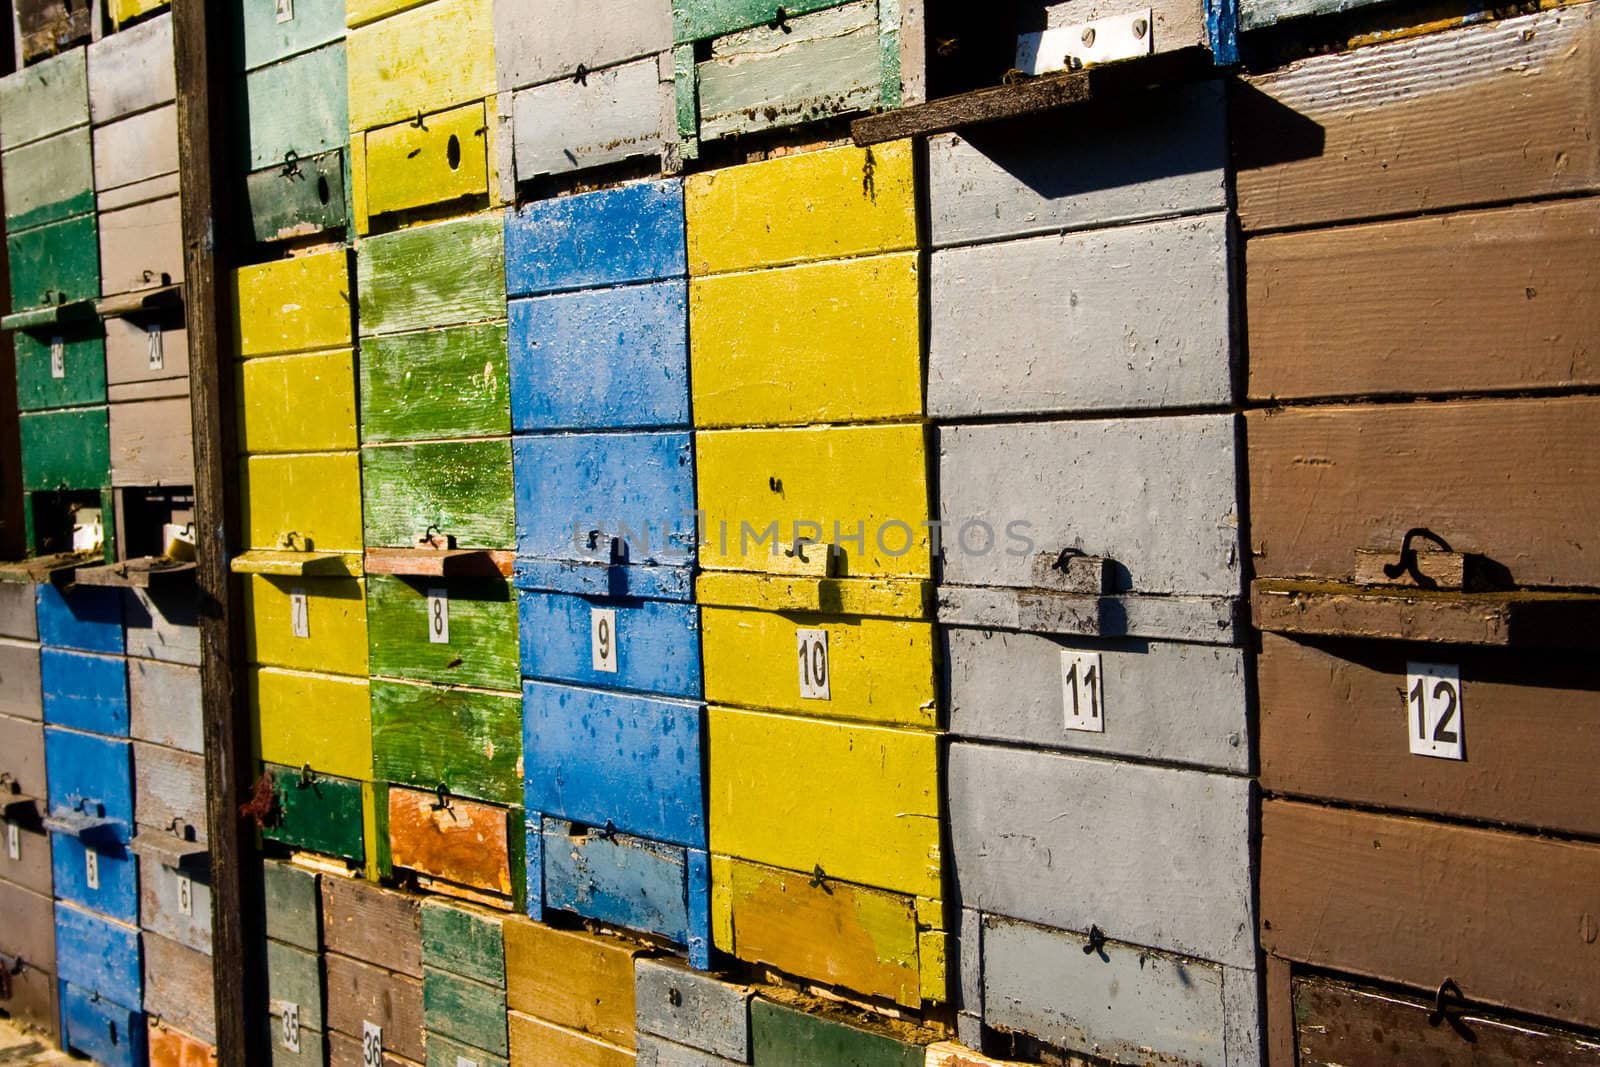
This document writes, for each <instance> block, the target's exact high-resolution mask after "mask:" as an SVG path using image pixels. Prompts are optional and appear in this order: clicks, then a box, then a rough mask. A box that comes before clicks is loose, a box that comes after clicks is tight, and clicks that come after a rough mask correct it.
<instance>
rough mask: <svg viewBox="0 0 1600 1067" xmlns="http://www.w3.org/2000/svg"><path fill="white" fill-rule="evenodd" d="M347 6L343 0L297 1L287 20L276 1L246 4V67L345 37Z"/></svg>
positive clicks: (268, 61) (269, 61)
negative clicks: (268, 3) (269, 5)
mask: <svg viewBox="0 0 1600 1067" xmlns="http://www.w3.org/2000/svg"><path fill="white" fill-rule="evenodd" d="M344 9H345V5H344V4H343V3H342V2H341V0H295V3H293V4H291V5H290V6H289V8H288V12H289V16H290V17H289V18H286V19H285V18H282V17H281V11H280V9H279V8H278V6H277V5H276V4H274V5H273V6H271V7H268V6H267V5H266V4H245V5H244V6H243V10H242V15H243V21H244V31H243V36H244V69H245V70H254V69H256V68H257V67H264V66H266V65H267V64H268V63H274V62H277V61H278V60H280V59H287V58H288V57H290V56H295V55H299V54H300V53H302V52H309V51H311V50H312V49H314V48H320V47H321V46H322V45H325V44H329V43H331V42H334V41H341V40H343V39H344Z"/></svg>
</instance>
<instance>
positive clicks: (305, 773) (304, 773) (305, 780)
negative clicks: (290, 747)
mask: <svg viewBox="0 0 1600 1067" xmlns="http://www.w3.org/2000/svg"><path fill="white" fill-rule="evenodd" d="M315 781H316V775H314V774H312V772H311V764H309V763H302V764H300V782H299V786H300V788H301V789H309V788H311V785H312V783H313V782H315Z"/></svg>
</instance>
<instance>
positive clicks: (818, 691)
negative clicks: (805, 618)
mask: <svg viewBox="0 0 1600 1067" xmlns="http://www.w3.org/2000/svg"><path fill="white" fill-rule="evenodd" d="M794 634H795V638H796V641H797V643H798V645H799V656H800V699H802V700H832V699H833V695H832V692H831V687H830V684H829V682H830V679H829V671H828V631H826V630H796V631H795V632H794Z"/></svg>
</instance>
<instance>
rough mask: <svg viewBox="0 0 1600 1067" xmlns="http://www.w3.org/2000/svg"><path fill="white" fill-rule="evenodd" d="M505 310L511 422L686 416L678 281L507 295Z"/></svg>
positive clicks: (611, 423) (570, 425) (664, 420)
mask: <svg viewBox="0 0 1600 1067" xmlns="http://www.w3.org/2000/svg"><path fill="white" fill-rule="evenodd" d="M509 311H510V317H511V322H510V328H511V354H510V372H511V376H512V382H513V385H515V386H517V388H514V389H513V390H512V396H511V416H512V425H513V426H514V427H515V428H516V429H518V430H560V429H622V428H626V427H654V426H659V427H670V426H685V425H687V424H688V422H689V344H688V307H687V290H686V286H685V284H684V283H683V282H681V281H663V282H654V283H649V284H645V285H631V286H626V287H623V288H616V289H599V290H591V291H583V292H573V293H558V294H553V295H548V296H538V297H534V298H531V299H526V300H513V301H511V304H510V308H509ZM535 383H537V384H536V385H535Z"/></svg>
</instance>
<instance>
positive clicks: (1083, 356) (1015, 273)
mask: <svg viewBox="0 0 1600 1067" xmlns="http://www.w3.org/2000/svg"><path fill="white" fill-rule="evenodd" d="M1231 259H1232V256H1231V241H1230V239H1229V217H1228V215H1227V214H1226V213H1223V212H1217V213H1214V214H1209V215H1203V216H1199V217H1196V218H1185V219H1175V220H1171V221H1163V222H1153V223H1147V224H1144V225H1139V226H1122V227H1115V228H1111V229H1106V230H1096V231H1092V232H1088V233H1077V234H1070V235H1067V236H1064V237H1037V238H1032V239H1030V240H1023V241H1008V242H1005V243H1001V244H990V245H980V246H977V247H971V248H959V249H956V248H952V249H947V250H945V251H941V252H937V253H935V254H934V256H933V258H932V261H931V267H930V270H929V283H928V284H929V296H928V306H929V308H930V310H931V322H930V325H929V331H928V410H929V411H930V413H932V414H934V415H941V416H947V417H948V416H970V415H985V416H992V415H998V414H1046V413H1055V412H1068V411H1093V410H1096V409H1127V408H1146V409H1159V408H1165V407H1171V408H1195V407H1206V406H1219V405H1225V404H1227V403H1229V402H1230V400H1231V399H1232V396H1233V388H1232V381H1233V362H1234V360H1233V321H1232V313H1231V311H1232V295H1231V292H1232V291H1231V287H1230V277H1231V264H1230V261H1231ZM1064 278H1070V279H1071V282H1070V284H1069V285H1068V286H1067V292H1066V293H1064V294H1063V293H1062V291H1061V290H1062V279H1064ZM1252 278H1253V275H1252ZM696 381H697V383H698V382H699V381H700V379H699V378H698V377H697V378H696Z"/></svg>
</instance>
